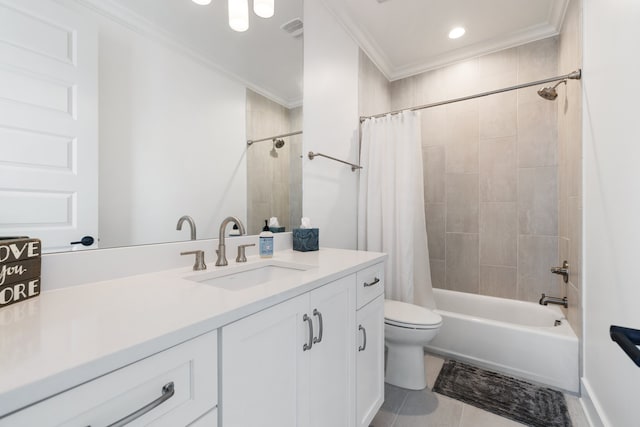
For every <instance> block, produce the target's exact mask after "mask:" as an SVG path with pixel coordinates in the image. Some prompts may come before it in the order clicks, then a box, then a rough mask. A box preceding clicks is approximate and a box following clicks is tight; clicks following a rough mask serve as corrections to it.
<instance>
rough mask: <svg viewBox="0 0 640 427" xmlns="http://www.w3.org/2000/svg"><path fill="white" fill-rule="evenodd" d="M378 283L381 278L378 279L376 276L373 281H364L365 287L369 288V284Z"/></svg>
mask: <svg viewBox="0 0 640 427" xmlns="http://www.w3.org/2000/svg"><path fill="white" fill-rule="evenodd" d="M378 283H380V279H378V278H377V277H374V279H373V282H371V283H367V282H364V283H363V285H364V287H365V288H368V287H369V286H373V285H377V284H378Z"/></svg>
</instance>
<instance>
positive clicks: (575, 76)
mask: <svg viewBox="0 0 640 427" xmlns="http://www.w3.org/2000/svg"><path fill="white" fill-rule="evenodd" d="M581 77H582V70H581V69H578V70H576V71H572V72H571V73H569V74H565V75H563V76H557V77H551V78H548V79H543V80H537V81H535V82H530V83H522V84H519V85H515V86H509V87H505V88H502V89H496V90H491V91H489V92H482V93H478V94H476V95H469V96H463V97H462V98H453V99H449V100H447V101H439V102H434V103H431V104H425V105H419V106H417V107H411V108H405V109H404V110H395V111H389V112H387V113H382V114H374V115H372V116H360V123H362V122H364V121H365V120H367V119H372V118H378V117H384V116H386V115H387V114H398V113H401V112H403V111H406V110H410V111H417V110H424V109H425V108H431V107H438V106H440V105H446V104H453V103H454V102H460V101H467V100H469V99H474V98H481V97H483V96H489V95H494V94H496V93H502V92H509V91H512V90H516V89H522V88H525V87H530V86H537V85H541V84H544V83H551V82H556V81H558V80H565V79H573V80H580V78H581Z"/></svg>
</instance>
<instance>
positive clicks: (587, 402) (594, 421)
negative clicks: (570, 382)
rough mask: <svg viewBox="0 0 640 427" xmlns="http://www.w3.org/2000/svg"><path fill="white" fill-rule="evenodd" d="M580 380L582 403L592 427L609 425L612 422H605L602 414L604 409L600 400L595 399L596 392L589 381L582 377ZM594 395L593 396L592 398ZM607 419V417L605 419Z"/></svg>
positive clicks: (607, 426) (606, 426)
mask: <svg viewBox="0 0 640 427" xmlns="http://www.w3.org/2000/svg"><path fill="white" fill-rule="evenodd" d="M580 382H581V384H582V396H581V397H580V404H581V405H582V410H583V411H584V414H585V416H586V417H587V421H588V422H589V426H590V427H609V426H610V424H609V423H608V422H603V419H602V417H601V416H600V414H601V413H602V410H601V409H600V410H599V408H600V405H599V404H598V401H597V399H596V401H594V400H593V398H595V394H594V393H593V390H592V389H591V386H590V385H589V381H588V380H587V379H586V378H584V377H582V378H580ZM592 397H593V398H592ZM604 421H606V418H605V420H604Z"/></svg>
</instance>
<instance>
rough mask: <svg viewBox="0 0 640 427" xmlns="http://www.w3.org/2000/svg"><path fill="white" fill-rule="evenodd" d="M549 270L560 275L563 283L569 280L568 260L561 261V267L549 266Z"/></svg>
mask: <svg viewBox="0 0 640 427" xmlns="http://www.w3.org/2000/svg"><path fill="white" fill-rule="evenodd" d="M551 272H552V273H553V274H560V275H562V280H564V283H568V282H569V262H568V261H566V260H565V261H563V262H562V267H551Z"/></svg>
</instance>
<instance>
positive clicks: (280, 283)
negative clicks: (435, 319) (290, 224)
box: [0, 248, 386, 417]
mask: <svg viewBox="0 0 640 427" xmlns="http://www.w3.org/2000/svg"><path fill="white" fill-rule="evenodd" d="M247 258H248V262H247V263H246V266H247V267H249V266H252V265H254V266H256V267H257V266H259V265H260V264H263V263H265V259H263V258H259V257H257V256H251V257H247ZM385 258H386V255H384V254H380V253H374V252H362V251H353V250H344V249H328V248H321V249H320V250H319V251H314V252H295V251H293V250H286V251H280V252H276V253H275V254H274V257H273V258H271V260H273V261H277V262H283V263H287V262H289V263H295V264H304V265H306V266H309V267H310V268H309V269H307V270H305V271H299V272H296V274H295V275H291V276H290V277H285V278H281V279H278V280H273V281H268V282H265V283H263V284H260V285H257V286H254V287H251V288H248V289H243V290H233V291H231V290H225V289H221V288H218V287H214V286H210V285H207V284H202V283H198V282H196V281H193V279H194V278H197V276H199V275H201V276H204V275H207V274H209V275H210V274H212V272H217V271H222V270H223V269H228V270H229V271H231V270H233V269H234V268H237V266H238V265H239V264H236V263H234V262H233V261H230V262H229V266H227V267H211V266H213V265H214V261H213V260H208V262H209V263H210V267H209V268H208V269H207V270H205V271H202V272H194V271H192V270H191V268H190V267H187V268H179V269H174V270H166V271H160V272H155V273H149V274H141V275H137V276H129V277H125V278H121V279H116V280H108V281H102V282H95V283H88V284H85V285H79V286H73V287H69V288H63V289H57V290H52V291H47V292H43V293H42V294H41V295H40V296H38V297H36V298H33V299H31V300H27V301H23V302H20V303H17V304H13V305H12V306H9V307H5V308H3V309H1V310H0V372H1V374H0V417H1V416H3V415H5V414H7V413H9V412H13V411H15V410H17V409H19V408H22V407H24V406H26V405H28V404H30V403H33V402H35V401H38V400H41V399H44V398H46V397H48V396H51V395H53V394H56V393H59V392H62V391H64V390H67V389H69V388H71V387H74V386H76V385H79V384H81V383H83V382H86V381H89V380H91V379H93V378H96V377H98V376H100V375H104V374H106V373H108V372H111V371H113V370H115V369H118V368H120V367H123V366H125V365H127V364H130V363H133V362H135V361H137V360H140V359H142V358H144V357H147V356H150V355H152V354H154V353H157V352H159V351H162V350H164V349H166V348H168V347H171V346H174V345H177V344H179V343H181V342H184V341H186V340H189V339H191V338H194V337H196V336H198V335H201V334H203V333H206V332H208V331H211V330H214V329H216V328H219V327H221V326H223V325H226V324H229V323H231V322H234V321H236V320H238V319H240V318H242V317H245V316H248V315H250V314H253V313H255V312H257V311H260V310H263V309H265V308H267V307H270V306H272V305H275V304H277V303H279V302H282V301H285V300H287V299H289V298H293V297H295V296H297V295H300V294H303V293H305V292H308V291H310V290H312V289H314V288H315V287H317V286H320V285H322V284H324V283H327V282H329V281H332V280H335V279H338V278H340V277H343V276H346V275H348V274H351V273H354V272H356V271H357V270H360V269H362V268H364V267H367V266H369V265H373V264H375V263H377V262H381V261H383V260H384V259H385ZM186 278H191V280H189V279H186Z"/></svg>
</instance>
